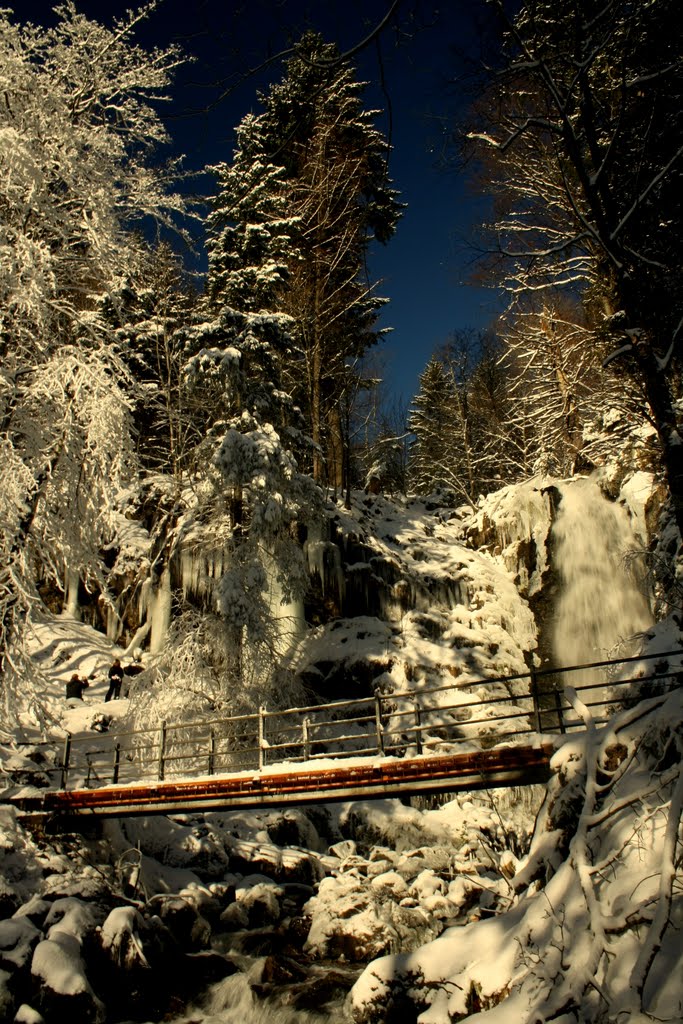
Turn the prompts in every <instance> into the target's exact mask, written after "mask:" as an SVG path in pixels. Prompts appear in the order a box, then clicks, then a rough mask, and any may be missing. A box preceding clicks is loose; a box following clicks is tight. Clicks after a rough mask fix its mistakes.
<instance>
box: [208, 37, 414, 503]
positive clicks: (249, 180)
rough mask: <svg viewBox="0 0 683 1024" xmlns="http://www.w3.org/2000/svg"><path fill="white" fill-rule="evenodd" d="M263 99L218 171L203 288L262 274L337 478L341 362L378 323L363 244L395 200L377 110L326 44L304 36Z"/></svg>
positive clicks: (329, 469)
mask: <svg viewBox="0 0 683 1024" xmlns="http://www.w3.org/2000/svg"><path fill="white" fill-rule="evenodd" d="M259 98H260V100H261V102H262V104H263V106H264V110H263V112H262V113H261V114H259V115H257V116H252V115H250V116H249V117H248V118H246V119H245V120H244V121H243V122H242V124H241V125H240V129H239V132H238V149H237V152H236V154H235V158H234V160H233V163H232V165H231V168H230V169H227V168H222V169H221V170H220V177H221V183H222V185H223V190H222V191H221V192H220V193H219V196H218V198H217V205H216V214H215V215H214V223H215V224H216V225H217V226H218V225H221V226H222V225H223V224H224V223H225V222H226V221H228V222H229V223H228V226H227V227H222V232H221V233H220V234H218V233H217V232H216V231H214V238H213V240H212V242H211V261H212V263H211V265H212V268H213V269H212V281H211V298H212V301H217V300H218V299H219V298H222V297H224V300H225V301H228V302H230V301H232V300H233V299H234V297H235V294H236V293H235V291H234V290H233V289H234V287H235V283H236V281H237V280H241V281H243V282H246V281H247V279H248V278H249V277H250V278H251V280H252V281H254V280H256V279H257V278H258V279H259V280H260V281H262V282H263V281H265V282H266V283H267V285H268V288H272V292H271V294H273V293H274V295H275V299H276V307H275V308H277V309H279V310H281V311H283V312H286V313H288V314H289V315H290V316H291V317H292V318H293V321H294V335H295V339H296V342H297V345H298V347H299V352H300V355H299V359H298V360H297V362H295V363H293V364H292V365H291V366H290V368H289V374H290V377H289V379H290V380H291V382H292V393H293V395H294V397H295V399H296V401H297V402H298V403H299V404H300V405H301V406H302V408H303V409H304V411H305V414H306V418H307V421H308V424H309V430H310V434H311V436H312V438H313V441H314V444H315V445H316V449H315V452H316V454H315V456H314V459H313V471H314V475H315V477H316V479H318V480H323V479H324V480H326V482H330V483H332V484H333V485H334V486H341V484H342V478H343V475H344V465H345V463H346V461H347V460H345V459H344V457H343V454H341V453H342V452H343V449H344V448H345V447H348V438H346V437H344V426H343V415H342V409H341V408H340V403H341V400H342V396H343V394H344V392H345V389H346V387H347V383H348V375H347V373H346V364H347V362H348V361H349V360H350V359H353V358H355V357H358V356H360V355H362V353H363V352H364V351H365V350H366V349H367V348H368V347H369V346H371V345H373V344H375V343H376V341H377V340H378V338H379V337H380V335H381V333H382V332H381V331H378V330H377V329H376V326H375V324H376V319H377V315H378V310H379V308H380V306H381V305H382V304H383V300H382V299H380V298H378V297H377V296H376V294H375V292H374V288H373V287H372V286H371V285H369V284H368V283H367V281H366V280H365V267H364V263H365V254H366V252H367V248H368V245H369V244H370V241H371V240H372V239H373V238H376V239H377V240H379V241H380V242H386V241H388V239H389V238H390V237H391V235H392V233H393V231H394V228H395V225H396V222H397V219H398V216H399V214H400V204H399V203H398V201H397V199H396V193H395V191H394V190H393V189H392V188H391V187H390V184H389V181H388V177H387V165H386V155H387V147H386V142H385V140H384V139H383V137H382V135H381V133H380V132H379V131H378V130H377V129H375V128H374V127H373V124H372V121H373V117H374V112H372V111H366V110H364V109H363V106H362V100H361V86H360V85H359V84H358V83H357V82H355V80H354V77H353V73H352V69H351V67H350V65H349V64H348V63H347V62H345V61H342V60H341V59H340V58H339V56H338V53H337V51H336V48H335V47H334V46H331V45H327V44H325V43H323V41H322V40H321V38H320V37H319V36H318V35H316V34H314V33H309V34H307V35H306V36H304V38H303V39H302V40H301V42H300V43H299V44H298V46H297V47H296V53H295V55H294V56H293V57H292V58H291V59H290V60H289V61H288V62H287V69H286V75H285V78H284V80H283V82H282V83H280V84H279V85H275V86H273V87H272V88H271V90H270V91H269V93H268V94H266V95H262V96H260V97H259ZM285 211H287V212H288V214H289V217H288V218H285V217H284V213H285ZM293 229H294V230H293ZM255 257H257V258H258V259H259V260H260V262H257V260H256V259H255ZM257 267H258V271H257V270H256V268H257ZM240 275H241V276H240ZM259 275H260V277H259ZM302 371H303V372H302ZM333 453H337V454H336V455H334V454H333Z"/></svg>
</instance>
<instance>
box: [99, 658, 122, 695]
mask: <svg viewBox="0 0 683 1024" xmlns="http://www.w3.org/2000/svg"><path fill="white" fill-rule="evenodd" d="M108 674H109V689H108V690H107V696H106V697H105V698H104V700H105V703H106V702H107V701H108V700H118V699H119V697H120V695H121V683H122V682H123V668H122V667H121V662H120V660H119V659H118V658H115V659H114V664H113V665H112V667H111V668H110V669H109V673H108Z"/></svg>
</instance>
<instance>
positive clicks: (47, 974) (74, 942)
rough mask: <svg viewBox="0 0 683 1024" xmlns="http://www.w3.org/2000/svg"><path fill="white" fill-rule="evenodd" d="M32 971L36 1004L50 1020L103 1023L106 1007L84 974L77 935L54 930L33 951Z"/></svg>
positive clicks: (83, 1023) (89, 1023)
mask: <svg viewBox="0 0 683 1024" xmlns="http://www.w3.org/2000/svg"><path fill="white" fill-rule="evenodd" d="M31 973H32V975H33V978H34V981H35V983H36V992H37V1003H38V1007H39V1009H40V1012H41V1013H42V1014H43V1016H44V1017H46V1018H47V1019H48V1020H50V1019H53V1020H73V1021H78V1022H79V1024H104V1021H105V1019H106V1010H105V1007H104V1004H103V1003H102V1002H100V1000H99V999H98V998H97V996H96V995H95V993H94V992H93V990H92V988H91V986H90V983H89V981H88V979H87V977H86V974H85V965H84V963H83V961H82V959H81V955H80V943H79V942H78V939H77V938H76V937H75V936H74V935H70V934H69V933H68V932H60V931H59V930H58V929H57V928H53V929H52V931H51V937H50V938H49V939H43V940H42V942H39V943H38V945H37V946H36V948H35V951H34V953H33V961H32V964H31Z"/></svg>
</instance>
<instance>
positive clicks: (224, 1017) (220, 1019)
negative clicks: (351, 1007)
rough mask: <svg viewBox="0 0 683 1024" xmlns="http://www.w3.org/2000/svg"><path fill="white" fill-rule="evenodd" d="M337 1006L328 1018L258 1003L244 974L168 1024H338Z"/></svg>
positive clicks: (224, 983)
mask: <svg viewBox="0 0 683 1024" xmlns="http://www.w3.org/2000/svg"><path fill="white" fill-rule="evenodd" d="M342 1019H343V1014H342V1008H341V1006H339V1007H338V1008H337V1011H336V1012H335V1013H333V1014H332V1015H329V1014H322V1013H313V1012H311V1011H307V1010H296V1009H293V1008H292V1007H288V1006H278V1005H276V1004H275V1003H273V1002H271V1001H268V1000H264V999H259V998H258V996H256V995H255V994H254V992H253V991H252V989H251V986H250V980H249V975H248V974H242V973H240V974H233V975H232V976H231V977H229V978H225V979H224V980H223V981H221V982H218V983H217V984H216V985H212V986H211V988H210V989H209V990H208V992H206V993H205V994H204V996H203V997H202V999H201V1000H200V1001H199V1002H198V1003H197V1004H195V1005H193V1006H188V1007H187V1009H186V1010H185V1013H184V1014H183V1015H182V1016H181V1017H175V1018H174V1019H173V1022H172V1024H199V1022H201V1024H332V1022H333V1021H334V1022H335V1024H340V1022H341V1021H342Z"/></svg>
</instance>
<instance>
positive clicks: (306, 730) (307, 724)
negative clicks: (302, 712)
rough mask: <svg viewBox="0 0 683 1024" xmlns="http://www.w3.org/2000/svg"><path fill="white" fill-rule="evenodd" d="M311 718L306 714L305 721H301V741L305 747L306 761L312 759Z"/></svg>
mask: <svg viewBox="0 0 683 1024" xmlns="http://www.w3.org/2000/svg"><path fill="white" fill-rule="evenodd" d="M310 728H311V720H310V718H309V717H308V715H306V717H305V718H304V720H303V722H302V723H301V741H302V744H303V749H304V761H310V759H311V732H310Z"/></svg>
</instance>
